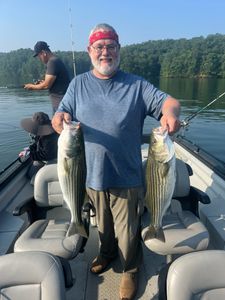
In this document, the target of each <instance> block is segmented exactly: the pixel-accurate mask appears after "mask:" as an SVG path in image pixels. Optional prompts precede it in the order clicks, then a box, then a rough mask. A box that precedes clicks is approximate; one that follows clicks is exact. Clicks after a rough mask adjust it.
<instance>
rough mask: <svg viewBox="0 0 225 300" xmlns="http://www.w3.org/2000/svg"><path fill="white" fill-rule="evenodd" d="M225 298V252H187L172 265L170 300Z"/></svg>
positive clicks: (169, 281) (168, 289)
mask: <svg viewBox="0 0 225 300" xmlns="http://www.w3.org/2000/svg"><path fill="white" fill-rule="evenodd" d="M198 299H207V300H224V299H225V251H224V250H205V251H201V252H195V253H189V254H185V255H183V256H181V257H179V258H178V259H176V260H175V261H174V262H173V263H172V264H171V265H170V267H169V271H168V275H167V300H198Z"/></svg>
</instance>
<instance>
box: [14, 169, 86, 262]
mask: <svg viewBox="0 0 225 300" xmlns="http://www.w3.org/2000/svg"><path fill="white" fill-rule="evenodd" d="M24 212H27V213H28V215H29V219H30V223H31V224H30V225H29V227H28V228H27V229H26V230H25V231H24V232H23V233H22V234H21V235H20V236H19V238H18V239H17V241H16V242H15V245H14V252H24V251H45V252H49V253H52V254H53V255H56V256H59V257H62V258H64V259H72V258H74V257H75V256H76V255H77V254H78V253H79V252H80V251H82V247H83V246H84V244H85V240H86V239H85V238H84V237H82V236H80V235H79V234H74V235H71V236H69V237H67V236H66V234H67V230H68V228H69V223H70V211H69V209H68V208H67V207H65V204H64V201H63V196H62V192H61V188H60V185H59V181H58V174H57V164H50V165H45V166H44V167H42V168H41V169H40V170H39V171H38V173H37V174H36V177H35V182H34V199H31V200H30V201H28V202H25V203H24V205H21V206H20V207H18V208H16V209H15V210H14V213H13V214H14V215H17V216H18V215H21V214H23V213H24Z"/></svg>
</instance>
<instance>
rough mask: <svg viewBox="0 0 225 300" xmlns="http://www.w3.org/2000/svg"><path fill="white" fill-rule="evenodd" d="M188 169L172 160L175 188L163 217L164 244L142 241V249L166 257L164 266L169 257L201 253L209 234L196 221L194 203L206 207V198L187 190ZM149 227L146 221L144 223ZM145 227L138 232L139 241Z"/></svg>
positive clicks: (207, 201) (198, 221) (202, 194)
mask: <svg viewBox="0 0 225 300" xmlns="http://www.w3.org/2000/svg"><path fill="white" fill-rule="evenodd" d="M190 170H191V169H190V167H187V165H186V164H185V163H184V162H183V161H182V160H180V159H176V185H175V189H174V194H173V199H172V201H171V205H170V207H169V209H168V211H167V213H166V214H165V215H164V217H163V227H162V228H163V232H164V236H165V241H161V240H159V239H156V238H153V239H149V240H146V241H145V242H144V243H145V246H146V247H147V248H148V249H150V250H151V251H153V252H155V253H157V254H160V255H166V256H167V262H170V261H171V260H172V259H173V255H175V254H176V255H180V254H185V253H188V252H192V251H198V250H204V249H206V248H207V247H208V243H209V234H208V231H207V229H206V227H205V226H204V225H203V223H202V222H201V221H200V219H199V217H198V202H199V201H201V202H203V203H210V200H209V197H208V196H207V195H206V194H205V193H203V192H201V191H199V190H197V189H195V188H194V187H191V186H190V179H189V173H190ZM146 224H147V225H148V224H149V221H147V222H146ZM146 231H148V226H146V227H144V228H143V230H142V237H143V236H144V235H145V233H146Z"/></svg>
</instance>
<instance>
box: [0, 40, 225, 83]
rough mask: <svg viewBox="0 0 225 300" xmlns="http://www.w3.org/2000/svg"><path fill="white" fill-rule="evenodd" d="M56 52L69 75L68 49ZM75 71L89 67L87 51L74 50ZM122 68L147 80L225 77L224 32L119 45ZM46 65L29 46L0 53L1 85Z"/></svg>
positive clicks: (32, 75)
mask: <svg viewBox="0 0 225 300" xmlns="http://www.w3.org/2000/svg"><path fill="white" fill-rule="evenodd" d="M56 55H58V56H59V57H61V59H62V60H63V61H64V63H65V64H66V66H67V68H68V70H69V72H70V75H71V78H72V77H73V76H74V74H73V58H72V53H71V51H58V52H56ZM75 64H76V74H80V73H83V72H86V71H88V70H90V68H91V62H90V59H89V56H88V54H87V52H76V53H75ZM121 69H123V70H125V71H127V72H131V73H134V74H137V75H140V76H143V77H145V78H147V79H150V80H155V79H156V78H158V77H160V76H161V77H178V78H182V77H187V78H195V77H221V78H225V35H222V34H214V35H208V36H207V37H206V38H204V37H195V38H192V39H189V40H188V39H178V40H172V39H167V40H158V41H148V42H144V43H141V44H133V45H130V46H126V47H122V48H121ZM44 74H45V66H44V65H43V64H42V63H40V61H39V60H38V59H34V58H33V51H32V50H31V49H19V50H16V51H11V52H9V53H0V86H22V85H23V84H24V83H26V82H32V81H35V80H37V79H41V78H43V76H44Z"/></svg>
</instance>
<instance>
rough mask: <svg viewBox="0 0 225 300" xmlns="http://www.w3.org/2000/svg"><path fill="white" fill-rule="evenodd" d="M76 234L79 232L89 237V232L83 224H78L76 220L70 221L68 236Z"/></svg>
mask: <svg viewBox="0 0 225 300" xmlns="http://www.w3.org/2000/svg"><path fill="white" fill-rule="evenodd" d="M74 234H79V235H81V236H83V237H85V238H88V234H87V231H86V229H85V228H84V225H83V224H80V225H76V224H75V223H74V222H72V223H70V226H69V228H68V231H67V234H66V236H67V237H69V236H71V235H74Z"/></svg>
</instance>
